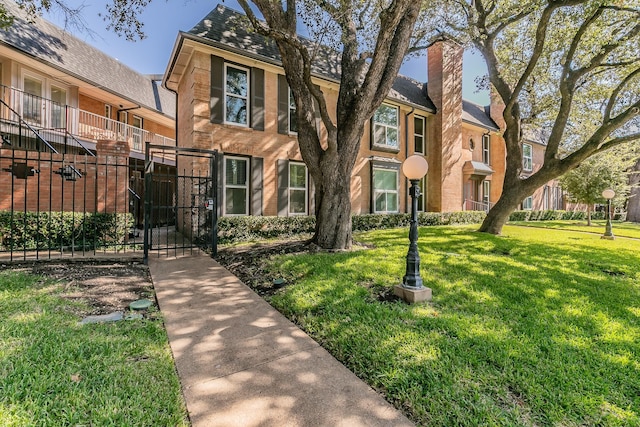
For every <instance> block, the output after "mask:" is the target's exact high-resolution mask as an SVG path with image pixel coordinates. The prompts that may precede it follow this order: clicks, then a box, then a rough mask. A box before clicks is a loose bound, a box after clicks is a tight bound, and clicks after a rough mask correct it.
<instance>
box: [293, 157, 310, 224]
mask: <svg viewBox="0 0 640 427" xmlns="http://www.w3.org/2000/svg"><path fill="white" fill-rule="evenodd" d="M307 188H308V187H307V166H306V165H305V164H304V163H294V162H289V215H306V214H307V200H308V197H307Z"/></svg>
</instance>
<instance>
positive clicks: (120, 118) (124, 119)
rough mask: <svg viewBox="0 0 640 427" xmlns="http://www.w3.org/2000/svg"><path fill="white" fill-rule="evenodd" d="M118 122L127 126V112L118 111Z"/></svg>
mask: <svg viewBox="0 0 640 427" xmlns="http://www.w3.org/2000/svg"><path fill="white" fill-rule="evenodd" d="M118 121H119V122H120V123H124V124H125V125H128V124H129V112H128V111H118Z"/></svg>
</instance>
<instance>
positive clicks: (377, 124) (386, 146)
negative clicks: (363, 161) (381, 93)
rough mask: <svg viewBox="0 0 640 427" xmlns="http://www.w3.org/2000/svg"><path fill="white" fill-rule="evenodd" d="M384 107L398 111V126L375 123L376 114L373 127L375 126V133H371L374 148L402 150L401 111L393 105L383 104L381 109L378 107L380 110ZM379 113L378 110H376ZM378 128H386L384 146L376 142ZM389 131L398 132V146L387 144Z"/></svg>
mask: <svg viewBox="0 0 640 427" xmlns="http://www.w3.org/2000/svg"><path fill="white" fill-rule="evenodd" d="M382 107H389V108H393V109H394V110H396V124H395V126H393V125H388V124H386V123H379V122H376V121H375V117H376V116H375V113H374V115H373V117H372V119H373V120H372V121H371V122H372V126H373V132H372V133H371V138H372V139H373V141H372V145H373V146H374V147H378V148H388V149H390V150H400V125H399V121H400V109H399V108H398V107H397V106H395V105H391V104H385V103H383V104H382V105H380V107H378V109H380V108H382ZM376 111H377V110H376ZM376 126H381V127H383V128H384V144H381V143H379V142H377V141H376V140H375V137H376V131H375V128H376ZM388 129H395V130H396V145H389V144H388V143H387V141H388V137H387V134H388Z"/></svg>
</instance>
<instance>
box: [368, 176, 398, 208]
mask: <svg viewBox="0 0 640 427" xmlns="http://www.w3.org/2000/svg"><path fill="white" fill-rule="evenodd" d="M373 203H374V206H373V211H374V212H375V213H390V212H398V171H397V170H395V169H383V168H376V167H374V168H373Z"/></svg>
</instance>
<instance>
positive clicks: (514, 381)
mask: <svg viewBox="0 0 640 427" xmlns="http://www.w3.org/2000/svg"><path fill="white" fill-rule="evenodd" d="M475 228H477V225H474V226H470V227H424V228H421V229H420V243H419V246H420V253H421V256H422V272H423V278H424V280H425V285H426V286H429V287H431V288H432V289H433V294H434V299H433V302H432V303H429V304H421V305H413V306H409V305H406V304H404V303H403V302H397V301H396V302H383V301H381V300H379V299H378V298H377V295H379V294H380V293H383V294H384V293H385V292H387V291H388V290H389V289H391V287H392V286H393V285H395V284H398V283H400V282H401V280H402V276H403V274H404V257H405V255H406V251H407V246H408V239H407V230H406V229H395V230H384V231H375V232H369V233H364V234H358V235H357V236H356V239H357V240H358V241H360V242H363V243H366V244H371V245H375V249H370V250H360V251H354V252H349V253H332V254H312V255H311V254H310V255H306V254H305V255H282V256H278V257H277V258H274V259H273V260H272V261H271V262H270V265H271V267H270V268H271V269H272V272H273V277H278V276H282V277H285V278H286V279H287V281H288V282H289V283H290V284H291V285H290V286H288V287H286V288H284V289H282V290H281V291H280V292H279V293H277V294H276V295H274V296H273V297H272V298H271V303H272V304H274V305H275V306H276V307H278V309H279V310H281V311H282V312H283V313H285V314H286V315H287V316H289V317H290V318H292V319H293V320H294V321H296V322H297V323H299V324H300V325H302V326H303V327H304V329H305V330H307V331H308V332H309V333H310V334H311V335H312V336H313V337H314V338H315V339H316V340H318V341H319V342H320V343H322V345H323V346H325V347H326V348H328V349H329V350H330V351H331V352H332V353H333V354H334V355H335V356H336V357H337V358H338V359H339V360H341V361H342V362H343V363H344V364H345V365H347V366H348V367H349V368H350V369H351V370H352V371H354V372H355V373H356V374H357V375H358V376H360V377H361V378H363V379H365V380H366V381H367V382H368V383H369V384H371V385H372V386H373V387H374V388H376V389H377V390H380V391H381V392H383V393H385V394H386V396H387V398H388V399H389V400H390V401H392V402H394V403H395V404H396V406H397V407H399V408H401V409H402V410H404V411H405V412H406V413H407V414H408V415H409V416H410V418H411V419H412V420H413V421H415V422H416V423H417V424H419V425H474V426H475V425H505V426H514V425H562V426H567V425H568V426H573V425H575V426H578V425H589V426H591V425H605V426H616V425H619V426H638V425H640V273H639V272H640V241H635V240H628V239H618V240H615V241H609V240H601V239H600V236H599V235H595V234H588V233H575V232H567V231H561V230H543V229H538V228H523V227H511V226H507V227H505V228H504V234H503V236H501V237H497V236H491V235H486V234H482V233H477V232H474V231H473V230H474V229H475Z"/></svg>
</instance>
